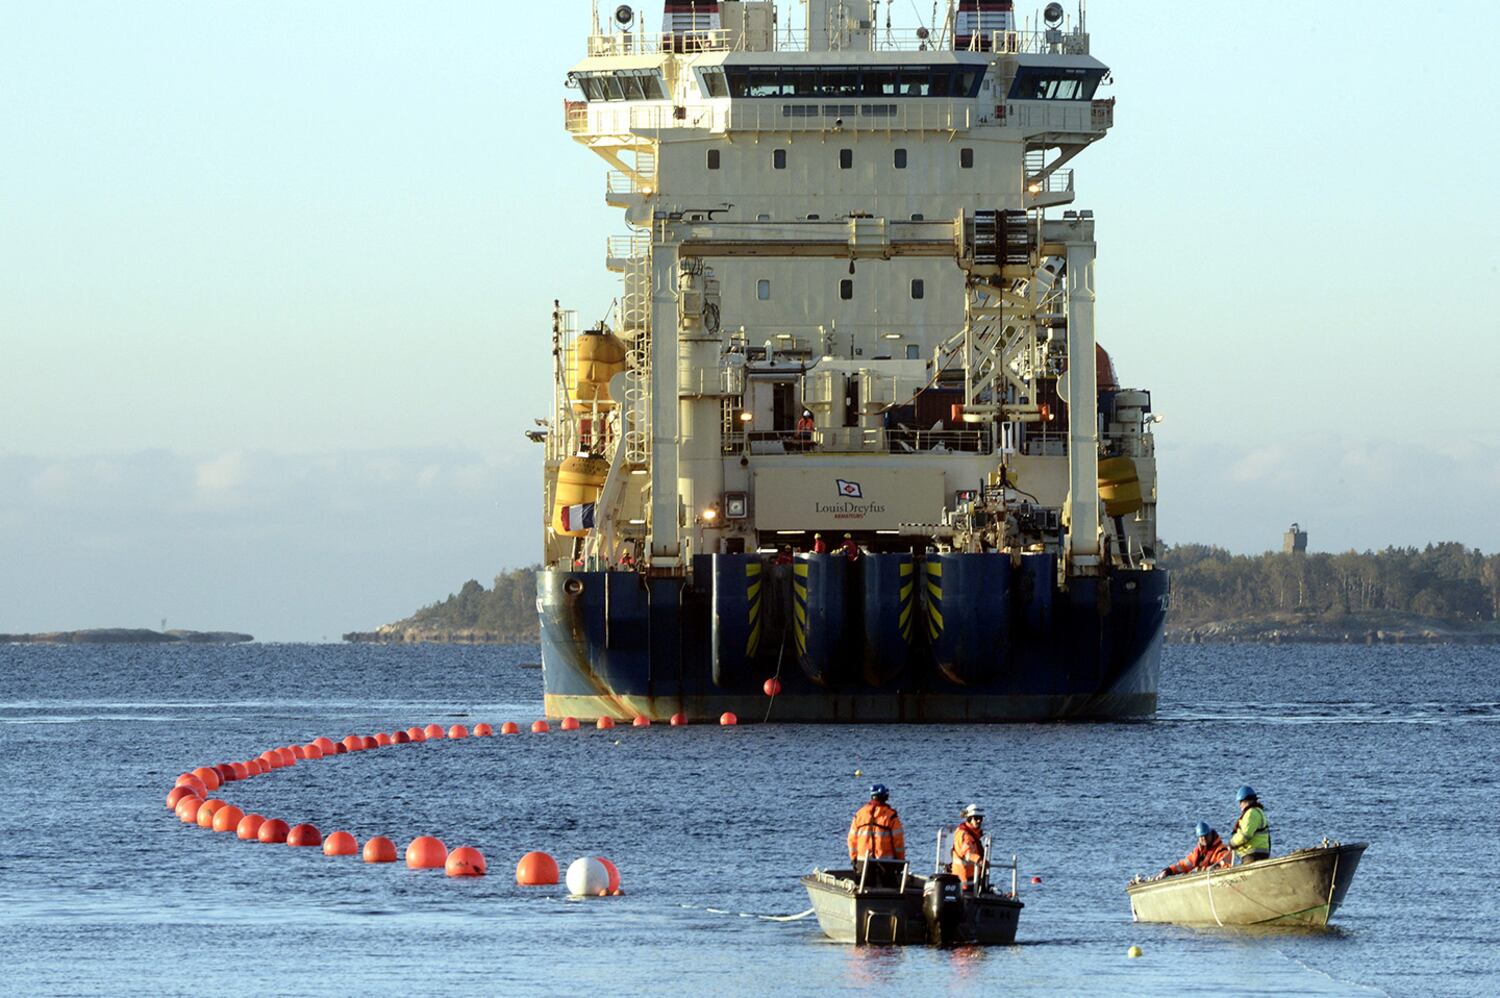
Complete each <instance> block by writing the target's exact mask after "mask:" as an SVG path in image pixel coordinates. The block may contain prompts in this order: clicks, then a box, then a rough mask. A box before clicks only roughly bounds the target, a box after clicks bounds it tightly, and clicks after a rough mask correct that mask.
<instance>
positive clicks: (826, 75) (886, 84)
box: [703, 66, 984, 97]
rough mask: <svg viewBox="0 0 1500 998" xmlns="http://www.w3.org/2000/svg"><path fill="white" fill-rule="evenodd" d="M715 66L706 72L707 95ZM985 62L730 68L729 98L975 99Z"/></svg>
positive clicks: (726, 77)
mask: <svg viewBox="0 0 1500 998" xmlns="http://www.w3.org/2000/svg"><path fill="white" fill-rule="evenodd" d="M714 75H717V70H712V71H710V70H705V71H704V76H703V79H704V84H705V88H706V90H707V92H708V93H709V96H720V95H719V94H717V93H716V92H715V91H714V89H713V88H714V87H716V86H717V82H715V81H713V80H712V79H711V77H712V76H714ZM983 79H984V67H983V66H726V67H725V69H724V80H725V86H726V88H727V90H728V95H729V96H731V97H973V96H975V95H976V94H978V93H979V84H980V82H981V81H982V80H983Z"/></svg>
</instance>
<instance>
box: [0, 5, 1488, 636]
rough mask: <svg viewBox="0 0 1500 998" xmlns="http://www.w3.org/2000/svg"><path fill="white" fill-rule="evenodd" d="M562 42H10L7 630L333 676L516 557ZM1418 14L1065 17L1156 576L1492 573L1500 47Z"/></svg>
mask: <svg viewBox="0 0 1500 998" xmlns="http://www.w3.org/2000/svg"><path fill="white" fill-rule="evenodd" d="M918 6H919V7H921V8H923V9H927V8H928V7H930V5H929V4H926V3H921V4H918ZM1021 6H1023V7H1024V5H1021ZM655 7H656V5H654V4H653V5H651V6H650V8H649V9H650V10H651V12H652V13H651V18H652V19H653V20H654V19H655V18H656V13H655ZM899 8H900V5H898V10H897V14H898V16H900V14H901V13H902V11H901V10H900V9H899ZM588 9H589V8H588V3H587V2H586V0H561V2H557V3H554V4H548V5H543V6H535V5H529V4H514V3H509V4H506V3H495V2H489V3H456V2H455V3H432V4H420V5H419V4H411V3H395V2H383V0H362V2H359V3H353V2H323V3H318V2H310V0H297V2H262V3H257V4H229V3H215V2H206V0H202V2H193V3H188V2H178V3H156V2H144V0H143V2H135V3H130V4H120V3H113V2H72V3H68V2H61V3H51V2H49V3H36V2H30V0H11V2H10V3H9V4H7V5H6V7H5V17H4V28H3V31H0V631H7V630H36V629H50V628H66V627H83V626H102V625H115V626H155V625H156V624H157V623H159V621H160V620H161V618H163V617H165V618H167V620H168V623H169V625H171V626H185V627H200V628H217V627H225V628H241V629H246V630H249V631H251V632H253V633H255V634H256V635H257V636H259V637H262V638H267V639H316V638H320V637H323V636H328V637H336V636H337V635H338V634H339V633H340V632H342V631H344V630H349V629H353V628H363V627H370V626H373V625H375V624H378V623H381V622H384V621H386V620H390V619H394V618H395V617H398V616H401V615H403V614H405V613H406V612H408V611H410V610H412V609H414V608H416V607H417V606H418V605H420V604H422V603H424V602H428V601H431V600H433V599H436V598H441V597H442V596H443V595H445V594H446V593H448V592H450V591H452V590H454V589H456V588H457V587H458V585H459V584H461V583H462V582H463V580H464V579H466V578H469V577H471V576H473V577H478V578H480V579H481V580H484V581H486V582H487V581H488V580H489V579H490V577H491V576H493V575H494V574H495V573H496V572H497V571H499V570H500V569H502V568H504V567H506V566H510V565H515V564H521V563H525V562H527V561H530V560H533V559H534V558H535V557H536V556H537V554H538V552H539V547H540V545H539V541H538V531H537V521H538V519H539V512H538V509H537V503H538V498H537V490H536V486H537V482H538V479H539V472H538V470H537V464H538V461H539V458H540V451H539V449H536V448H534V447H533V446H532V445H529V444H527V443H526V442H525V441H524V440H523V439H522V437H521V435H520V433H521V430H522V429H523V428H524V427H525V426H527V425H529V422H530V419H531V417H532V416H536V415H541V414H543V412H544V410H545V407H546V400H547V398H548V391H549V388H548V360H547V351H548V313H549V309H550V307H551V301H552V299H553V298H554V297H562V298H563V299H564V300H565V304H569V305H572V306H575V307H578V308H579V309H580V312H581V313H582V314H583V315H584V316H585V317H593V316H595V315H597V314H598V313H599V312H601V311H602V310H603V309H604V308H605V307H606V306H607V304H608V302H609V300H610V298H611V297H612V296H613V294H614V293H615V285H614V284H613V283H612V281H611V279H610V278H611V275H609V274H607V273H606V272H605V271H604V269H603V261H602V255H603V252H602V251H603V245H604V239H605V237H606V236H607V235H610V234H614V233H618V232H623V231H624V230H623V225H622V223H621V222H620V219H619V216H618V212H617V211H615V210H614V209H609V208H607V207H606V206H605V205H604V203H603V196H602V195H603V175H604V166H603V164H602V162H601V161H598V160H597V159H596V158H595V157H593V156H591V155H590V154H589V153H588V152H586V151H585V150H583V149H582V148H581V147H578V146H576V145H574V144H573V143H572V142H571V141H570V140H569V139H568V137H567V136H566V134H565V133H564V131H563V129H562V114H561V100H562V98H563V97H564V95H565V94H566V93H567V92H566V91H564V89H563V88H562V85H561V84H562V79H563V75H564V73H565V72H566V70H567V68H568V67H569V65H570V64H571V63H572V62H574V61H576V59H577V58H578V57H579V55H580V53H581V51H582V46H583V35H584V33H585V32H586V30H587V25H588ZM1428 9H1429V10H1434V11H1435V13H1424V12H1423V11H1422V10H1421V8H1420V7H1419V5H1410V4H1396V3H1379V4H1369V3H1354V2H1351V0H1338V2H1329V3H1324V4H1321V5H1314V4H1295V5H1293V4H1275V3H1272V4H1261V5H1252V6H1246V5H1244V4H1201V5H1193V6H1190V7H1188V6H1183V5H1180V4H1159V5H1156V4H1153V5H1147V4H1141V3H1126V2H1124V0H1095V2H1094V4H1093V5H1092V7H1091V10H1090V28H1091V30H1092V32H1093V35H1094V51H1095V54H1097V55H1098V56H1099V57H1100V58H1102V59H1103V60H1104V61H1105V62H1107V63H1109V64H1110V65H1111V66H1112V68H1113V70H1114V75H1115V78H1116V81H1117V82H1116V84H1115V86H1114V88H1113V90H1112V91H1111V92H1110V93H1111V95H1112V96H1114V97H1116V98H1117V99H1118V101H1119V105H1118V108H1117V111H1116V118H1115V120H1116V128H1115V131H1114V133H1113V134H1112V135H1111V136H1110V137H1109V138H1108V139H1107V140H1106V141H1105V142H1104V143H1102V144H1101V145H1100V146H1098V147H1097V148H1095V149H1093V150H1091V151H1090V152H1089V153H1087V154H1086V155H1085V156H1084V157H1083V158H1082V159H1081V160H1080V161H1079V162H1078V163H1077V164H1076V165H1077V168H1078V184H1079V189H1080V197H1079V203H1078V206H1079V207H1086V208H1092V209H1093V210H1094V211H1095V212H1096V213H1097V216H1098V221H1099V239H1100V245H1101V249H1100V261H1099V280H1098V284H1099V292H1100V308H1099V321H1100V337H1101V340H1102V341H1103V342H1104V343H1105V345H1106V346H1108V347H1109V348H1110V350H1111V351H1112V353H1113V354H1114V356H1115V362H1116V367H1117V369H1118V370H1119V372H1120V374H1121V376H1122V377H1123V379H1124V380H1126V381H1127V382H1130V383H1133V384H1141V385H1143V386H1144V387H1149V388H1151V389H1152V390H1153V393H1154V398H1155V402H1156V406H1157V409H1158V411H1159V412H1160V413H1161V414H1162V415H1163V416H1164V417H1165V422H1164V423H1162V424H1161V426H1160V427H1158V447H1159V451H1160V459H1161V471H1162V478H1163V497H1162V507H1161V517H1162V532H1163V535H1164V536H1165V537H1166V538H1167V539H1169V540H1177V541H1182V540H1203V541H1213V542H1218V543H1222V544H1225V545H1227V546H1229V547H1232V548H1234V549H1236V550H1246V551H1250V550H1261V549H1264V548H1267V547H1271V546H1275V545H1277V544H1279V538H1280V532H1281V530H1282V529H1283V528H1284V527H1285V526H1286V524H1287V523H1289V522H1290V521H1292V520H1299V521H1301V522H1302V523H1303V524H1304V525H1305V526H1307V527H1309V528H1310V529H1311V532H1312V545H1313V547H1315V548H1319V549H1343V548H1347V547H1350V546H1354V547H1359V548H1365V547H1370V546H1376V547H1379V546H1384V545H1386V544H1389V543H1400V544H1419V543H1424V542H1426V541H1430V540H1439V539H1457V540H1462V541H1465V542H1467V543H1470V544H1473V545H1478V546H1482V547H1484V548H1486V549H1487V550H1494V549H1497V548H1500V518H1497V517H1496V516H1495V515H1494V513H1493V512H1492V506H1493V499H1492V496H1494V495H1495V494H1496V493H1497V492H1500V432H1497V431H1496V429H1495V419H1494V411H1495V408H1496V404H1495V402H1494V401H1492V400H1493V397H1494V391H1493V389H1492V383H1493V382H1494V380H1495V378H1496V371H1497V370H1500V346H1497V336H1496V333H1497V329H1496V327H1497V319H1496V306H1497V294H1496V291H1495V288H1496V286H1497V283H1500V250H1497V248H1496V242H1495V236H1494V231H1495V229H1496V228H1497V225H1500V195H1497V193H1496V190H1495V174H1496V169H1495V167H1494V165H1493V164H1494V152H1495V151H1494V146H1495V141H1496V139H1495V136H1496V135H1497V134H1500V111H1497V98H1496V97H1495V96H1494V93H1493V92H1494V90H1495V83H1494V80H1493V76H1494V73H1493V70H1492V69H1491V68H1490V64H1491V62H1492V61H1493V59H1492V55H1491V49H1492V47H1493V45H1494V44H1495V41H1496V39H1497V38H1500V15H1497V13H1496V9H1495V7H1494V6H1493V5H1490V4H1482V3H1448V4H1433V5H1428ZM1169 12H1170V13H1169ZM906 14H907V16H908V18H909V17H910V11H909V10H908V11H906Z"/></svg>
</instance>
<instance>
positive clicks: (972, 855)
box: [949, 804, 984, 890]
mask: <svg viewBox="0 0 1500 998" xmlns="http://www.w3.org/2000/svg"><path fill="white" fill-rule="evenodd" d="M960 817H962V818H963V821H962V823H960V824H959V826H958V827H957V828H955V829H954V830H953V864H952V866H951V867H949V869H951V870H952V871H953V874H954V876H956V877H958V879H959V880H960V881H962V882H963V886H964V887H965V888H966V889H970V890H978V889H979V865H980V863H982V862H983V861H984V810H983V809H982V808H980V806H979V805H978V804H970V805H969V806H968V807H966V808H964V809H963V813H962V814H961V815H960Z"/></svg>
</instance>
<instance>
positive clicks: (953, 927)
mask: <svg viewBox="0 0 1500 998" xmlns="http://www.w3.org/2000/svg"><path fill="white" fill-rule="evenodd" d="M939 850H940V852H939V855H941V833H940V836H939ZM1010 870H1011V889H1010V893H1009V894H1006V893H1003V892H1000V891H997V890H995V889H994V888H992V887H991V886H990V883H989V842H988V840H986V842H985V859H984V861H983V862H982V863H981V866H980V873H979V877H978V889H977V890H972V891H970V890H964V889H963V885H962V883H961V882H960V880H959V878H958V877H957V876H955V875H953V874H951V873H947V872H945V871H943V870H942V869H941V867H939V871H938V872H936V873H933V874H932V875H930V876H926V877H924V876H920V875H918V874H915V873H912V872H911V865H910V864H909V863H904V862H892V861H883V860H865V861H863V862H861V863H859V864H858V866H856V867H855V868H853V869H839V870H814V871H813V872H812V873H810V874H808V875H807V876H805V877H803V878H802V885H803V886H804V887H806V888H807V896H808V898H809V899H810V900H811V901H812V907H813V912H814V913H815V914H816V915H817V917H818V926H819V927H820V928H821V929H822V930H823V933H824V935H826V936H828V937H829V938H830V939H832V940H834V941H835V942H841V943H854V944H856V945H864V944H867V943H869V944H877V945H905V944H910V943H916V944H924V943H926V944H931V945H935V946H952V945H1000V946H1008V945H1010V944H1012V943H1014V942H1015V941H1016V926H1017V924H1018V923H1019V922H1020V919H1021V909H1022V908H1024V907H1025V905H1023V904H1022V903H1021V901H1020V899H1019V898H1017V897H1016V863H1015V857H1012V858H1011V865H1010Z"/></svg>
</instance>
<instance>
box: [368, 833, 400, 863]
mask: <svg viewBox="0 0 1500 998" xmlns="http://www.w3.org/2000/svg"><path fill="white" fill-rule="evenodd" d="M365 862H366V863H394V862H396V843H394V842H392V841H391V840H390V839H388V838H386V837H385V836H384V835H377V836H375V837H374V838H373V839H371V840H370V841H368V842H366V843H365Z"/></svg>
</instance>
